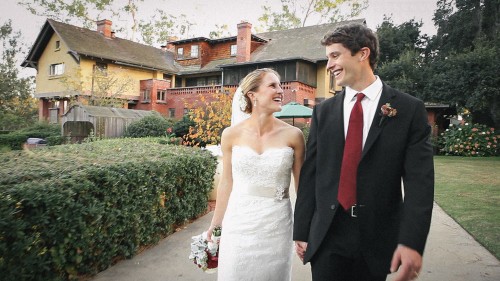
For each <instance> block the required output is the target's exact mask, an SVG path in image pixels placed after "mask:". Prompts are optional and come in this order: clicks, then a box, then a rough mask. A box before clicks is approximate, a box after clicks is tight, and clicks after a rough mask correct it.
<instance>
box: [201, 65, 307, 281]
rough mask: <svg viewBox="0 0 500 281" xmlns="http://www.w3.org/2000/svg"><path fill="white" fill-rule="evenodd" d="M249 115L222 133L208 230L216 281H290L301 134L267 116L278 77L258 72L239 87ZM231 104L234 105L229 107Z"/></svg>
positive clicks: (278, 99) (278, 96)
mask: <svg viewBox="0 0 500 281" xmlns="http://www.w3.org/2000/svg"><path fill="white" fill-rule="evenodd" d="M240 87H241V90H242V101H244V102H241V104H243V108H242V110H243V111H244V112H246V113H249V114H250V116H249V117H248V118H247V119H245V120H243V121H241V122H240V123H238V124H236V125H234V126H231V127H229V128H227V129H226V130H224V132H223V133H222V141H221V143H222V154H223V171H222V178H221V181H220V184H219V186H218V190H217V203H216V207H215V211H214V215H213V218H212V222H211V225H210V227H209V229H208V231H207V238H208V239H209V240H210V237H211V233H212V230H213V229H214V227H215V226H218V225H222V235H221V242H220V248H219V266H218V280H219V281H232V280H258V281H265V280H272V281H274V280H287V281H289V280H291V266H292V250H293V241H292V208H291V203H290V199H289V192H288V188H289V185H290V178H291V177H290V176H291V173H293V176H294V182H295V189H297V183H298V177H299V172H300V168H301V166H302V162H303V160H304V150H305V148H304V136H303V135H302V132H301V131H300V130H299V129H298V128H296V127H293V126H291V125H289V124H287V123H285V122H283V121H281V120H279V119H277V118H275V117H274V116H273V113H274V112H279V111H281V106H282V101H283V90H282V88H281V85H280V80H279V75H278V73H277V72H276V71H274V70H272V69H269V68H263V69H257V70H255V71H253V72H251V73H250V74H248V75H247V76H246V77H245V78H244V79H243V80H242V82H241V84H240ZM233 102H234V101H233Z"/></svg>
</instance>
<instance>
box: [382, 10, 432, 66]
mask: <svg viewBox="0 0 500 281" xmlns="http://www.w3.org/2000/svg"><path fill="white" fill-rule="evenodd" d="M421 28H422V22H421V21H420V22H416V21H415V20H414V19H412V20H409V21H406V22H404V23H402V24H400V25H394V23H393V21H392V19H391V18H390V17H386V16H384V20H383V21H382V23H381V24H380V25H379V26H377V36H378V38H379V46H380V59H379V63H380V64H384V63H386V62H391V61H392V60H396V59H398V58H399V57H400V56H401V54H403V53H405V52H407V51H415V52H417V53H423V52H424V50H425V46H426V45H427V42H428V40H429V38H428V37H427V35H421V34H420V29H421Z"/></svg>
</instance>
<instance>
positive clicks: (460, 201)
mask: <svg viewBox="0 0 500 281" xmlns="http://www.w3.org/2000/svg"><path fill="white" fill-rule="evenodd" d="M434 166H435V172H436V184H435V201H436V202H437V204H438V205H439V206H440V207H441V208H443V210H444V211H445V212H446V213H447V214H448V215H450V216H451V217H452V218H453V219H454V220H455V221H457V222H458V223H459V224H460V225H461V226H462V227H463V228H464V229H465V230H466V231H468V232H469V233H470V234H471V235H472V236H473V237H474V238H475V239H476V240H477V241H478V242H479V243H481V244H482V245H483V246H484V247H485V248H486V249H488V251H490V252H491V253H492V254H493V255H494V256H495V257H496V258H497V259H500V157H483V158H475V157H474V158H473V157H455V156H436V157H435V158H434Z"/></svg>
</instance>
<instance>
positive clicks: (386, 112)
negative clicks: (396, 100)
mask: <svg viewBox="0 0 500 281" xmlns="http://www.w3.org/2000/svg"><path fill="white" fill-rule="evenodd" d="M380 111H381V113H380V115H382V118H380V123H379V124H378V125H379V126H382V124H384V122H385V120H386V119H387V118H390V117H394V116H396V114H397V113H398V111H397V110H396V109H395V108H392V107H391V104H390V103H386V104H384V105H382V107H381V108H380Z"/></svg>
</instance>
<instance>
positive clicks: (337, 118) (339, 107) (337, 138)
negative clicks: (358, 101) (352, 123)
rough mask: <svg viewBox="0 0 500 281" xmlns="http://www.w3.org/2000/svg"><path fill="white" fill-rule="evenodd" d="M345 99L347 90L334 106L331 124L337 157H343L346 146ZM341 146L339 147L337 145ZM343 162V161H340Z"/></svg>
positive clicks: (341, 94)
mask: <svg viewBox="0 0 500 281" xmlns="http://www.w3.org/2000/svg"><path fill="white" fill-rule="evenodd" d="M344 98H345V89H344V91H343V92H342V93H340V96H339V97H338V99H337V100H336V102H335V103H334V104H333V110H332V111H331V112H332V114H331V119H330V122H329V124H331V126H332V132H333V136H332V137H333V141H332V142H331V143H332V144H334V149H335V150H338V153H336V155H341V157H342V155H343V151H344V145H345V134H344ZM337 144H339V145H337ZM340 161H342V159H340Z"/></svg>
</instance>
